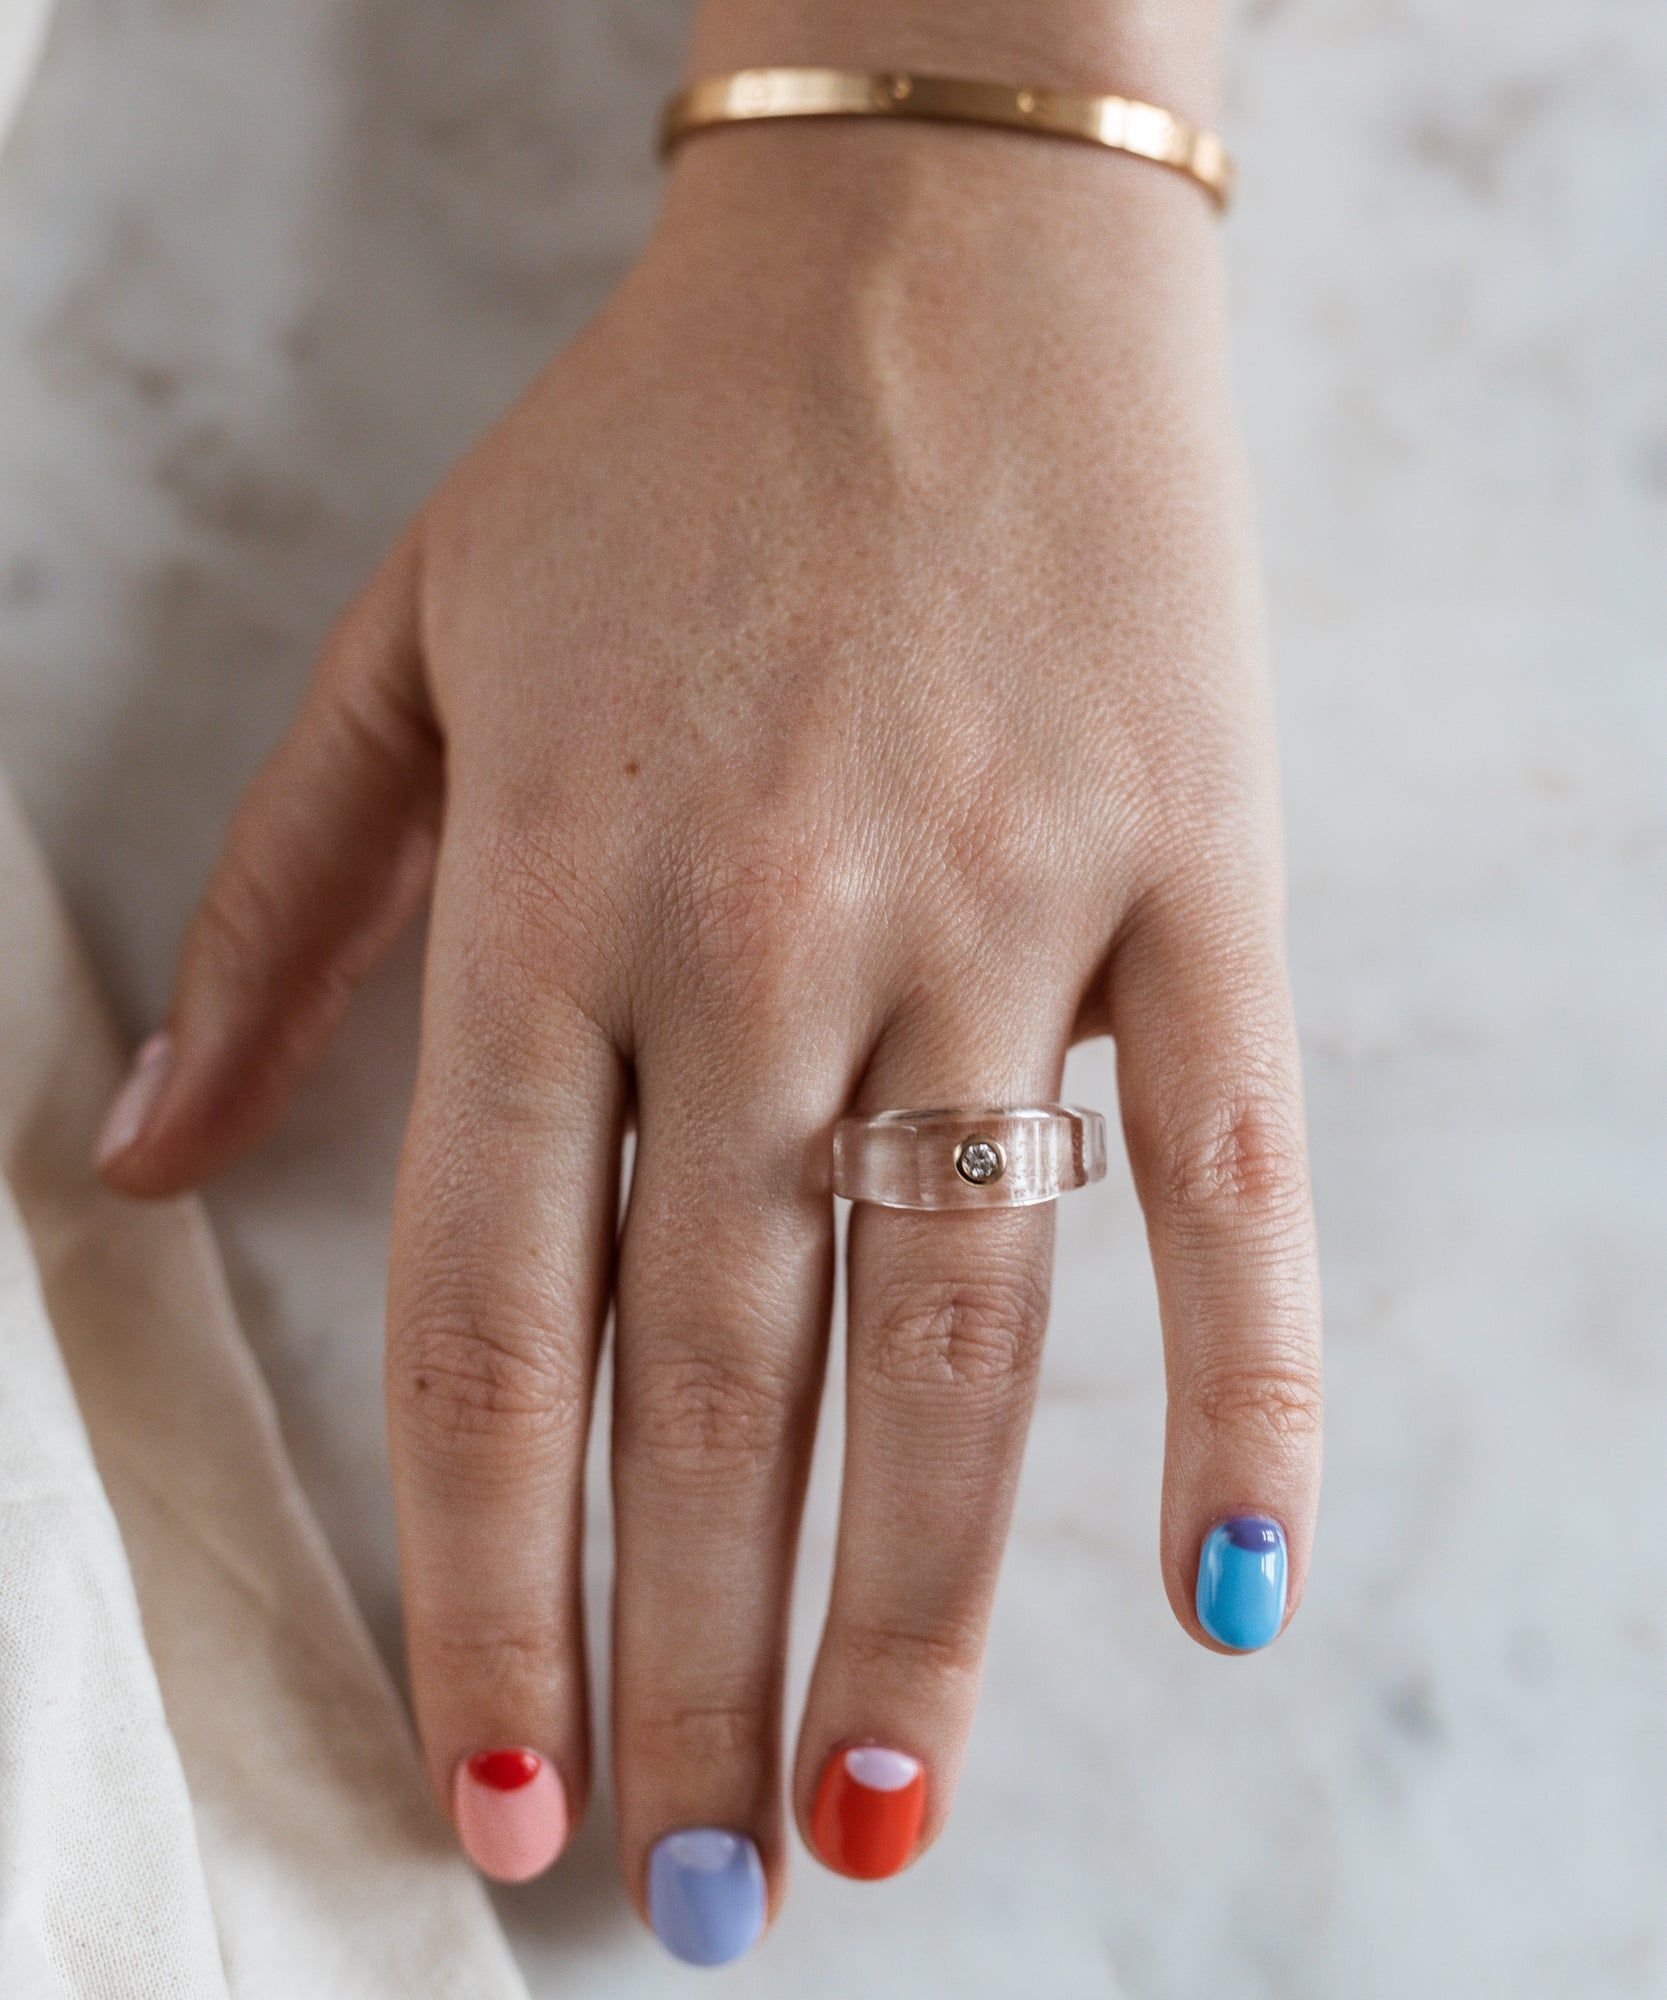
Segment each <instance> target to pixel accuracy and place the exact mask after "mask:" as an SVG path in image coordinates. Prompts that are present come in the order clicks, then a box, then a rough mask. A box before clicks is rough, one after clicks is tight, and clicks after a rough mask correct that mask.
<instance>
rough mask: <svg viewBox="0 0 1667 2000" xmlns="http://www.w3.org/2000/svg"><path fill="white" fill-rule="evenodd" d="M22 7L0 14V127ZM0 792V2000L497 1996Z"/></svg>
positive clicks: (25, 20)
mask: <svg viewBox="0 0 1667 2000" xmlns="http://www.w3.org/2000/svg"><path fill="white" fill-rule="evenodd" d="M45 18H46V4H45V0H0V135H3V131H4V127H5V125H6V123H7V122H8V120H9V117H10V115H11V112H12V111H13V110H14V108H15V106H16V104H17V102H18V100H19V99H20V97H21V95H22V91H23V87H24V85H25V83H26V81H27V76H28V72H29V69H30V67H31V65H32V62H33V59H34V57H35V55H36V54H37V53H38V50H39V47H40V44H41V40H42V38H43V32H44V25H45ZM120 1069H121V1052H120V1050H119V1048H118V1045H117V1041H116V1037H115V1035H114V1033H113V1031H112V1029H111V1026H110V1023H109V1020H108V1018H107V1016H106V1013H105V1010H104V1007H103V1004H102V1002H101V999H100V996H99V994H98V992H97V991H96V989H95V985H94V981H93V979H92V976H91V974H90V971H89V968H88V965H87V962H86V960H85V958H84V957H83V955H82V953H81V951H80V949H79V947H78V945H77V942H76V940H75V938H74V936H73V935H72V933H71V930H70V927H69V925H68V923H67V921H66V918H65V914H64V911H63V908H62V906H61V904H60V902H59V899H58V897H57V895H56V894H55V892H54V889H53V886H52V884H51V882H50V880H49V879H48V876H47V873H46V870H45V868H44V865H43V863H42V861H41V858H40V855H39V853H38V852H37V850H36V847H35V845H34V843H33V841H32V839H31V838H30V835H29V833H28V830H27V829H26V827H25V826H24V824H23V822H22V819H21V817H20V816H19V814H18V812H17V810H16V807H15V805H14V803H13V801H12V798H11V795H10V793H9V791H8V790H7V789H6V787H5V784H4V780H3V778H0V1994H3V1995H4V1996H5V2000H153V1996H154V2000H228V1996H235V2000H302V1996H304V2000H515V1996H522V2000H524V1988H523V1986H522V1984H521V1981H520V1978H519V1975H518V1974H517V1972H516V1970H515V1967H514V1965H513V1962H512V1960H511V1958H510V1955H509V1951H508V1948H507V1946H506V1944H505V1943H504V1940H503V1936H502V1933H501V1932H500V1930H499V1928H498V1924H497V1921H496V1918H495V1917H494V1915H493V1912H492V1909H491V1905H490V1904H489V1902H488V1901H487V1899H486V1896H485V1893H484V1890H483V1889H482V1887H481V1885H480V1883H479V1882H478V1881H477V1880H476V1878H475V1877H474V1875H473V1874H472V1872H471V1871H470V1870H469V1869H468V1868H467V1866H466V1864H465V1863H464V1862H463V1861H462V1859H461V1857H460V1855H459V1854H458V1851H457V1849H456V1846H455V1844H454V1842H453V1841H452V1839H451V1836H450V1833H449V1830H448V1829H447V1827H446V1825H445V1822H444V1820H443V1818H442V1816H441V1814H440V1812H439V1810H438V1808H437V1807H436V1806H435V1804H434V1802H433V1800H432V1799H431V1797H430V1796H429V1793H428V1788H427V1785H426V1782H425V1780H424V1778H423V1775H422V1772H421V1769H420V1767H419V1764H418V1761H417V1758H416V1754H415V1750H414V1747H413V1744H412V1741H411V1737H410V1734H409V1730H408V1728H407V1725H406V1722H405V1718H404V1715H403V1712H402V1710H401V1707H400V1704H399V1701H398V1698H397V1696H396V1694H395V1691H394V1689H393V1687H392V1685H391V1683H390V1682H389V1680H388V1677H387V1675H386V1672H385V1670H384V1669H383V1667H382V1664H381V1662H380V1660H379V1659H378V1657H377V1655H376V1653H375V1650H374V1648H373V1647H372V1645H371V1642H370V1639H369V1636H368V1634H367V1632H366V1630H365V1628H364V1626H363V1623H362V1621H361V1620H360V1618H359V1615H358V1613H357V1611H356V1610H355V1608H354V1606H353V1604H352V1601H351V1600H350V1598H349V1596H348V1593H347V1590H346V1588H345V1586H344V1584H343V1583H342V1580H341V1578H340V1575H339V1573H338V1571H337V1569H336V1566H335V1564H334V1562H333V1560H332V1558H331V1555H330V1553H329V1550H328V1549H327V1547H326V1545H325V1543H324V1540H323V1538H322V1536H321V1534H320V1532H319V1530H318V1527H317V1525H316V1523H315V1521H314V1520H313V1518H312V1516H311V1514H310V1513H309V1511H308V1508H307V1505H306V1502H305V1500H304V1499H303V1497H302V1495H301V1492H300V1488H299V1486H298V1484H297V1481H296V1478H295V1475H294V1472H293V1470H292V1468H291V1467H290V1465H289V1463H288V1461H287V1460H286V1457H285V1454H284V1450H283V1446H282V1444H281V1442H280V1439H279V1436H278V1431H277V1427H276V1424H275V1422H274V1419H273V1414H272V1410H271V1407H270V1405H269V1402H268V1399H267V1395H266V1392H265V1389H264V1387H263V1385H262V1382H261V1380H260V1377H259V1375H258V1373H257V1371H256V1369H255V1366H254V1364H253V1361H252V1359H251V1357H250V1354H249V1351H248V1349H247V1347H246V1346H245V1343H244V1341H243V1338H242V1335H241V1333H240V1332H239V1329H238V1326H237V1323H236V1320H235V1318H234V1315H233V1312H232V1308H231V1305H230V1301H229V1299H228V1296H227V1291H226V1286H225V1283H224V1280H223V1277H222V1273H221V1269H220V1266H219V1262H218V1260H217V1257H216V1254H215V1249H214V1245H213V1243H212V1241H211V1239H210V1235H209V1232H208V1228H207V1225H206V1222H205V1219H204V1216H203V1212H202V1210H201V1208H200V1206H199V1205H198V1203H196V1202H195V1201H194V1200H180V1201H173V1202H168V1203H164V1204H158V1205H154V1206H141V1205H137V1204H132V1203H128V1202H124V1201H121V1200H119V1199H117V1198H116V1197H114V1196H112V1195H110V1194H108V1193H106V1192H105V1191H104V1190H103V1189H102V1188H101V1187H100V1186H99V1185H98V1183H97V1182H96V1181H95V1180H94V1178H93V1176H92V1174H91V1171H90V1168H89V1159H90V1149H91V1146H92V1142H93V1135H94V1133H95V1130H96V1128H97V1124H98V1120H99V1117H100V1115H101V1112H102V1110H103V1106H104V1104H105V1102H106V1100H107V1098H108V1096H109V1094H110V1092H111V1091H112V1089H113V1088H114V1086H115V1083H116V1081H117V1078H118V1076H119V1074H120Z"/></svg>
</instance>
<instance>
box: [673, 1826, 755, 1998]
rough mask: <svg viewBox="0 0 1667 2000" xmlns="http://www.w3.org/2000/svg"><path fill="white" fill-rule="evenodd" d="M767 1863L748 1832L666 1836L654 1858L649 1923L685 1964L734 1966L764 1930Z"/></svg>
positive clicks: (699, 1830)
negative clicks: (733, 1960) (765, 1868)
mask: <svg viewBox="0 0 1667 2000" xmlns="http://www.w3.org/2000/svg"><path fill="white" fill-rule="evenodd" d="M764 1903H765V1897H764V1864H763V1862H762V1861H760V1860H759V1858H758V1849H757V1848H756V1847H755V1846H754V1845H753V1843H752V1842H751V1841H750V1840H748V1839H747V1837H746V1836H745V1835H744V1834H740V1833H726V1832H724V1830H723V1828H722V1827H717V1826H691V1827H686V1828H684V1829H683V1831H682V1832H681V1833H668V1834H666V1835H665V1836H664V1838H662V1839H660V1840H658V1841H656V1842H655V1844H654V1850H653V1852H652V1853H651V1854H650V1855H649V1857H648V1920H649V1922H650V1923H651V1924H652V1925H653V1926H654V1935H655V1936H656V1937H657V1938H658V1939H659V1940H660V1942H661V1943H662V1944H663V1945H664V1946H665V1948H666V1949H667V1951H669V1952H670V1953H671V1955H672V1957H673V1958H680V1959H681V1960H682V1961H683V1963H684V1964H685V1965H728V1963H729V1962H730V1960H731V1959H734V1958H739V1957H740V1956H741V1954H742V1952H744V1951H746V1950H747V1949H748V1948H749V1946H751V1945H752V1944H753V1943H754V1942H755V1941H756V1940H757V1937H758V1934H759V1932H760V1931H762V1930H763V1928H764Z"/></svg>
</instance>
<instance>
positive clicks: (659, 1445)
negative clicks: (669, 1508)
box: [622, 1338, 788, 1487]
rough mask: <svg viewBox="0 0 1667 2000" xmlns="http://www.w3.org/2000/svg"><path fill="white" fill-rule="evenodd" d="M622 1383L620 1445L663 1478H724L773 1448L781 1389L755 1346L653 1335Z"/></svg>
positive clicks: (782, 1403)
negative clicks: (654, 1338) (648, 1347)
mask: <svg viewBox="0 0 1667 2000" xmlns="http://www.w3.org/2000/svg"><path fill="white" fill-rule="evenodd" d="M622 1387H623V1388H624V1389H625V1392H626V1399H625V1405H624V1411H623V1417H624V1430H625V1437H626V1441H627V1444H628V1447H629V1449H630V1451H631V1452H632V1453H633V1455H634V1456H635V1457H636V1458H637V1460H638V1462H639V1463H640V1464H641V1465H643V1466H644V1467H646V1468H647V1470H648V1471H649V1473H650V1475H651V1476H652V1477H654V1478H656V1479H658V1480H660V1481H662V1482H664V1483H668V1484H675V1485H678V1486H684V1487H686V1486H689V1485H696V1486H698V1485H701V1484H703V1483H706V1482H712V1483H715V1484H720V1485H721V1484H727V1483H729V1482H731V1481H733V1480H734V1479H736V1478H737V1477H741V1476H745V1475H746V1474H748V1473H749V1472H752V1471H754V1470H756V1469H758V1468H760V1467H762V1466H764V1465H767V1464H768V1463H769V1462H770V1461H771V1460H773V1459H774V1458H775V1457H776V1456H777V1455H778V1454H779V1452H780V1450H781V1446H782V1441H783V1437H784V1435H785V1432H786V1430H787V1426H788V1415H787V1409H786V1403H787V1398H786V1392H785V1389H784V1386H783V1384H782V1383H781V1381H780V1380H779V1378H778V1375H777V1373H776V1371H774V1370H773V1369H772V1368H771V1366H770V1364H769V1363H768V1361H767V1360H766V1359H765V1358H764V1356H763V1355H762V1354H760V1353H758V1352H756V1351H752V1350H749V1351H747V1352H736V1351H734V1350H732V1349H726V1348H725V1347H723V1346H721V1345H719V1344H717V1343H715V1342H714V1343H698V1344H697V1343H695V1342H693V1341H686V1340H676V1339H669V1338H666V1339H660V1340H658V1341H656V1342H655V1343H654V1347H653V1349H652V1351H651V1352H649V1353H648V1354H646V1355H640V1356H639V1357H638V1359H637V1361H636V1363H635V1365H634V1366H632V1367H631V1368H630V1369H629V1371H628V1374H627V1376H626V1378H625V1381H624V1382H623V1384H622Z"/></svg>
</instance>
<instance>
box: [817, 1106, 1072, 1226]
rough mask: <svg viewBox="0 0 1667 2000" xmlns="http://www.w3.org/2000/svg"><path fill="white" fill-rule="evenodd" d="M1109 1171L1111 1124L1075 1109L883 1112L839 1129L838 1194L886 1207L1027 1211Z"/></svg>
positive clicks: (835, 1148) (835, 1174) (836, 1157)
mask: <svg viewBox="0 0 1667 2000" xmlns="http://www.w3.org/2000/svg"><path fill="white" fill-rule="evenodd" d="M1105 1171H1106V1121H1105V1120H1104V1118H1102V1117H1101V1116H1100V1114H1099V1112H1097V1111H1084V1110H1083V1109H1081V1107H1080V1106H1078V1105H1075V1104H1017V1105H1013V1104H1008V1105H1000V1106H989V1107H986V1108H984V1109H982V1110H977V1109H974V1110H964V1111H963V1110H949V1111H882V1112H879V1113H877V1114H876V1115H875V1116H874V1117H872V1118H842V1119H841V1120H840V1121H839V1123H838V1124H837V1125H836V1126H835V1127H834V1142H833V1185H834V1193H835V1194H838V1195H843V1196H844V1197H845V1199H846V1200H847V1201H873V1202H878V1203H879V1204H880V1205H881V1206H882V1207H883V1208H1029V1207H1032V1206H1034V1204H1036V1203H1037V1202H1043V1201H1054V1200H1056V1199H1057V1198H1058V1197H1059V1196H1060V1195H1062V1194H1068V1193H1069V1192H1070V1190H1071V1189H1072V1188H1079V1187H1087V1185H1088V1184H1089V1182H1090V1181H1097V1180H1102V1179H1103V1178H1104V1177H1105Z"/></svg>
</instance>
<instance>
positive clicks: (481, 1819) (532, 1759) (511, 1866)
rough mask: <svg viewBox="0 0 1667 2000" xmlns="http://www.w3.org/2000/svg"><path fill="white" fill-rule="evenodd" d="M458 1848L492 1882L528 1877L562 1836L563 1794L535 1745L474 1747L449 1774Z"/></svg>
mask: <svg viewBox="0 0 1667 2000" xmlns="http://www.w3.org/2000/svg"><path fill="white" fill-rule="evenodd" d="M451 1809H452V1818H453V1820H454V1821H455V1822H456V1825H457V1837H458V1839H459V1840H461V1841H462V1843H463V1852H464V1853H465V1854H467V1855H468V1857H469V1859H470V1860H471V1861H472V1862H473V1863H474V1864H475V1866H476V1867H477V1868H478V1869H479V1870H480V1872H481V1873H482V1874H483V1875H490V1876H491V1877H492V1879H493V1880H494V1881H495V1882H530V1881H531V1880H532V1878H533V1877H534V1876H535V1875H542V1874H543V1873H544V1871H545V1869H546V1868H548V1867H549V1865H550V1863H551V1862H552V1861H554V1860H555V1858H556V1856H557V1855H558V1854H560V1852H561V1851H562V1848H563V1846H564V1845H565V1844H566V1841H567V1793H566V1792H565V1790H564V1789H563V1788H562V1782H561V1779H560V1778H559V1777H558V1776H557V1775H556V1767H555V1766H554V1765H553V1764H552V1763H551V1762H550V1761H549V1759H548V1758H547V1757H541V1756H540V1755H539V1754H538V1752H537V1751H536V1750H519V1749H511V1750H477V1751H476V1752H475V1754H474V1755H473V1756H472V1757H465V1758H464V1759H463V1761H462V1762H461V1763H460V1764H459V1765H458V1767H457V1770H456V1772H455V1774H454V1775H453V1778H452V1787H451Z"/></svg>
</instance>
